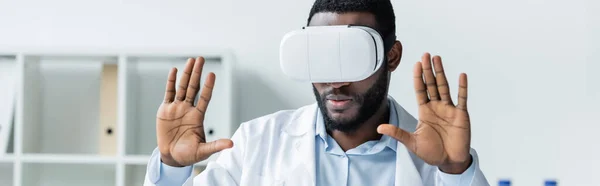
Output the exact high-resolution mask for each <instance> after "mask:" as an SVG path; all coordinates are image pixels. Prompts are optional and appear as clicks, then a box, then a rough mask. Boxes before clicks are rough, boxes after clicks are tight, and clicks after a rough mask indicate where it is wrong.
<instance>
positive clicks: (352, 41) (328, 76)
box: [279, 25, 396, 83]
mask: <svg viewBox="0 0 600 186" xmlns="http://www.w3.org/2000/svg"><path fill="white" fill-rule="evenodd" d="M395 40H396V37H395V35H394V34H390V35H389V36H387V37H385V38H383V37H382V36H381V34H380V33H379V32H377V31H376V30H375V29H373V28H370V27H367V26H360V25H340V26H338V25H336V26H309V27H303V28H302V29H299V30H293V31H291V32H289V33H287V34H286V35H284V37H283V39H282V40H281V44H280V46H279V47H280V48H279V61H280V66H281V69H282V71H283V73H284V74H285V75H287V76H288V77H290V78H291V79H294V80H298V81H308V82H312V83H333V82H356V81H361V80H364V79H366V78H368V77H369V76H371V75H373V74H374V73H375V72H376V71H377V70H378V69H379V68H381V66H382V65H383V64H385V63H386V61H387V58H386V54H387V52H388V51H389V50H390V49H391V47H392V45H393V44H394V41H395Z"/></svg>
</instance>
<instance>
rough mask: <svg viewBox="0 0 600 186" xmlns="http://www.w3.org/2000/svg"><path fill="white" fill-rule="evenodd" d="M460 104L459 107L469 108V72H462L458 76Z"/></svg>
mask: <svg viewBox="0 0 600 186" xmlns="http://www.w3.org/2000/svg"><path fill="white" fill-rule="evenodd" d="M458 87H459V88H458V105H456V107H457V108H459V109H463V110H467V74H465V73H461V74H460V77H459V78H458Z"/></svg>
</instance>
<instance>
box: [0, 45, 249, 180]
mask: <svg viewBox="0 0 600 186" xmlns="http://www.w3.org/2000/svg"><path fill="white" fill-rule="evenodd" d="M197 56H203V57H204V58H205V59H206V63H205V65H204V70H203V75H202V77H201V83H204V78H205V77H206V75H207V74H208V72H214V73H215V74H216V76H217V78H216V83H215V87H214V91H213V97H212V99H211V103H210V105H209V109H208V110H207V113H206V114H207V115H206V119H205V130H206V135H207V140H208V141H212V140H216V139H220V138H230V137H231V135H232V134H233V132H234V131H235V130H236V129H237V127H238V123H235V119H234V116H235V113H234V111H235V109H234V108H233V104H232V103H234V100H233V91H232V90H233V76H232V71H233V65H232V63H233V57H232V55H231V53H230V52H229V51H228V50H225V49H172V48H169V49H166V50H160V49H103V50H100V49H89V50H86V49H60V50H57V49H51V50H46V49H39V50H32V49H27V50H14V51H1V50H0V59H1V60H0V62H1V63H2V64H0V67H5V66H11V65H10V64H11V63H12V64H13V65H12V66H13V67H14V68H15V72H16V73H17V74H18V75H17V76H16V82H17V83H16V87H15V89H16V92H17V93H16V97H17V98H16V104H15V116H14V124H13V134H14V135H12V136H11V138H10V143H11V144H10V145H9V149H8V151H9V152H8V153H7V154H6V155H3V156H0V186H54V185H57V186H58V185H61V186H64V185H67V186H68V185H91V186H94V185H102V186H105V185H116V186H126V185H127V186H129V185H142V183H143V181H144V175H145V172H146V164H147V163H148V159H149V156H150V154H151V153H152V151H153V150H154V148H156V123H155V122H156V120H155V119H156V111H157V109H158V107H159V105H160V104H161V103H162V100H163V97H164V90H165V83H166V79H167V74H168V72H169V70H170V68H172V67H177V68H178V69H179V72H178V77H180V76H181V74H182V70H183V67H184V65H185V63H186V61H187V59H188V58H190V57H197ZM7 64H8V65H7ZM107 65H112V67H116V69H117V70H116V72H115V73H114V74H115V75H116V77H115V78H116V81H115V83H116V85H113V86H114V87H113V89H114V90H115V91H116V92H114V93H115V95H116V99H114V100H112V101H114V102H111V101H110V100H108V101H107V100H106V99H108V98H110V96H107V94H106V93H105V92H106V91H107V88H106V87H107V86H106V85H107V84H106V81H103V80H107V79H108V78H106V77H108V76H106V75H105V73H103V72H106V71H103V69H108V68H107ZM108 74H110V73H108ZM178 80H179V78H178ZM177 83H179V82H177ZM103 91H104V93H103ZM108 92H110V91H108ZM113 97H114V96H113ZM107 105H108V106H113V105H114V109H115V110H111V109H106V108H104V109H103V108H102V106H107ZM107 111H108V112H107ZM113 112H114V114H116V115H114V116H116V117H115V118H116V119H115V120H114V122H110V121H111V120H107V118H108V119H110V118H112V117H111V116H110V115H107V114H113ZM101 121H102V122H101ZM106 121H108V122H106ZM1 142H3V141H0V143H1ZM217 155H218V154H217ZM217 155H215V156H212V157H211V158H210V159H208V160H206V161H203V162H199V163H198V164H197V165H196V166H197V167H198V168H199V169H202V166H205V165H206V163H207V162H208V161H213V160H214V158H215V157H216V156H217Z"/></svg>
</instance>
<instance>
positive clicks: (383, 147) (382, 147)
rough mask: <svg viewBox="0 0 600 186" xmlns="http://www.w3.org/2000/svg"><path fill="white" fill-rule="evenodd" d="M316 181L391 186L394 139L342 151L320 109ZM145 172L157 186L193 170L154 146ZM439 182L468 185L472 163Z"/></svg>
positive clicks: (322, 185)
mask: <svg viewBox="0 0 600 186" xmlns="http://www.w3.org/2000/svg"><path fill="white" fill-rule="evenodd" d="M389 106H390V118H389V121H390V124H393V125H395V126H398V121H399V120H398V118H397V117H398V115H397V113H396V108H395V104H394V103H393V102H391V101H390V103H389ZM315 125H316V126H315V127H316V128H315V129H316V130H315V132H316V134H315V143H316V144H315V148H316V149H315V160H316V162H315V163H316V168H317V170H316V177H317V179H316V184H317V186H326V185H347V186H354V185H394V181H395V175H396V146H397V141H396V140H395V139H393V138H391V137H389V136H387V135H383V136H382V137H381V139H379V140H373V141H367V142H365V143H363V144H361V145H359V146H358V147H356V148H353V149H350V150H348V151H346V152H344V151H343V150H342V149H341V147H340V146H339V145H338V144H337V142H336V141H335V140H334V139H333V138H332V137H331V136H329V135H328V134H327V132H326V130H325V125H324V123H323V118H322V115H321V113H320V111H319V112H318V114H317V120H316V122H315ZM150 158H151V161H150V163H149V165H148V167H149V169H148V174H149V176H150V177H151V180H152V182H153V183H154V184H155V185H157V186H162V185H168V186H176V185H183V183H184V182H185V181H186V179H187V178H188V177H189V176H190V175H191V173H192V166H187V167H171V166H168V165H165V164H163V163H162V162H161V161H160V153H158V149H155V150H154V152H153V153H152V156H151V157H150ZM437 174H438V175H439V177H438V178H437V179H441V180H439V181H441V182H444V183H449V185H468V183H469V182H470V181H469V180H471V179H472V178H473V175H474V166H473V165H471V166H470V167H469V168H468V169H467V170H466V171H465V172H464V173H463V174H446V173H443V172H441V171H439V170H438V171H437Z"/></svg>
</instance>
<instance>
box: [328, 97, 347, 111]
mask: <svg viewBox="0 0 600 186" xmlns="http://www.w3.org/2000/svg"><path fill="white" fill-rule="evenodd" d="M326 99H327V105H328V106H329V108H330V109H332V110H345V109H348V108H349V107H350V106H351V105H350V103H351V102H352V97H349V96H340V95H329V96H327V97H326Z"/></svg>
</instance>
